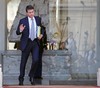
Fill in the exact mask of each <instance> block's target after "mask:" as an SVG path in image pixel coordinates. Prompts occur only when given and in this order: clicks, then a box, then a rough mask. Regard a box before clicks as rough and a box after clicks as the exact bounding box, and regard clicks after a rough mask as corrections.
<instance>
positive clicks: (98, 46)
mask: <svg viewBox="0 0 100 88" xmlns="http://www.w3.org/2000/svg"><path fill="white" fill-rule="evenodd" d="M96 51H97V52H96V56H97V60H99V61H100V0H97V30H96ZM99 66H100V64H99Z"/></svg>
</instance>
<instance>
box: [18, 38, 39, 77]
mask: <svg viewBox="0 0 100 88" xmlns="http://www.w3.org/2000/svg"><path fill="white" fill-rule="evenodd" d="M30 53H31V54H32V64H31V69H30V72H29V77H34V73H35V70H36V68H37V62H38V59H39V46H38V44H37V41H36V40H33V41H31V39H28V42H27V45H26V48H25V50H24V51H22V56H21V63H20V75H19V78H23V77H24V76H25V67H26V63H27V60H28V57H29V55H30Z"/></svg>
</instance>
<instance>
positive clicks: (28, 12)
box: [26, 9, 34, 18]
mask: <svg viewBox="0 0 100 88" xmlns="http://www.w3.org/2000/svg"><path fill="white" fill-rule="evenodd" d="M26 15H27V16H28V17H30V18H33V17H34V10H33V9H31V10H27V12H26Z"/></svg>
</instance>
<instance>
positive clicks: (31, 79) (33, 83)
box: [29, 77, 35, 85]
mask: <svg viewBox="0 0 100 88" xmlns="http://www.w3.org/2000/svg"><path fill="white" fill-rule="evenodd" d="M29 81H30V82H31V84H32V85H35V81H34V78H33V77H30V79H29Z"/></svg>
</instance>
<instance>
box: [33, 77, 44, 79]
mask: <svg viewBox="0 0 100 88" xmlns="http://www.w3.org/2000/svg"><path fill="white" fill-rule="evenodd" d="M34 79H43V78H42V77H34Z"/></svg>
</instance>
